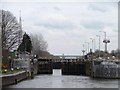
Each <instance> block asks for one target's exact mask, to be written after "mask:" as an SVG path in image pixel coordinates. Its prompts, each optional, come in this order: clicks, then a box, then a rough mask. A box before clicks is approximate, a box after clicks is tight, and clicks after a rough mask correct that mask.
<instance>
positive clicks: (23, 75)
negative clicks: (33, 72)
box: [2, 71, 27, 87]
mask: <svg viewBox="0 0 120 90" xmlns="http://www.w3.org/2000/svg"><path fill="white" fill-rule="evenodd" d="M24 79H27V72H25V71H22V72H19V73H16V74H10V75H4V76H2V86H3V87H4V86H7V85H11V84H17V83H18V82H20V81H21V80H24Z"/></svg>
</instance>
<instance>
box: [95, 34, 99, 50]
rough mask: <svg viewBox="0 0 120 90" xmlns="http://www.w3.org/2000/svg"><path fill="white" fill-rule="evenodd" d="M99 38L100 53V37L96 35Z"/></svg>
mask: <svg viewBox="0 0 120 90" xmlns="http://www.w3.org/2000/svg"><path fill="white" fill-rule="evenodd" d="M96 36H97V37H98V38H99V51H100V35H96Z"/></svg>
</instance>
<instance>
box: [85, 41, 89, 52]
mask: <svg viewBox="0 0 120 90" xmlns="http://www.w3.org/2000/svg"><path fill="white" fill-rule="evenodd" d="M85 43H87V48H88V53H89V42H85Z"/></svg>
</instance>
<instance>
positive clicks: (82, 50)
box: [82, 44, 85, 56]
mask: <svg viewBox="0 0 120 90" xmlns="http://www.w3.org/2000/svg"><path fill="white" fill-rule="evenodd" d="M82 52H83V56H84V53H85V50H84V44H83V50H82Z"/></svg>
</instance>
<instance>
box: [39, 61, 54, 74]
mask: <svg viewBox="0 0 120 90" xmlns="http://www.w3.org/2000/svg"><path fill="white" fill-rule="evenodd" d="M52 73H53V67H52V60H48V59H43V60H42V59H38V74H52Z"/></svg>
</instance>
